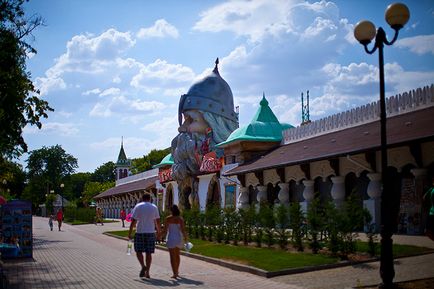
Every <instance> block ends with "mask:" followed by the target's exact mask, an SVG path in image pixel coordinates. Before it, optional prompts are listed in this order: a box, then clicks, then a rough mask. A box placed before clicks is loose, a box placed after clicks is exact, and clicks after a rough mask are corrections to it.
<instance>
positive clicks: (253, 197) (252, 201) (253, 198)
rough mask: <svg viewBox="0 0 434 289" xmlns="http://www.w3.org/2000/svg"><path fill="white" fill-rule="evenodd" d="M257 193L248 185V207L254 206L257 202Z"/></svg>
mask: <svg viewBox="0 0 434 289" xmlns="http://www.w3.org/2000/svg"><path fill="white" fill-rule="evenodd" d="M257 193H258V192H257V191H256V189H255V188H254V187H253V186H252V185H250V186H249V205H252V204H256V203H257V202H258V200H257Z"/></svg>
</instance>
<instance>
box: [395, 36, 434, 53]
mask: <svg viewBox="0 0 434 289" xmlns="http://www.w3.org/2000/svg"><path fill="white" fill-rule="evenodd" d="M395 46H397V47H401V48H408V49H409V50H410V51H411V52H413V53H416V54H418V55H423V54H426V53H431V54H434V35H433V34H431V35H419V36H414V37H407V38H403V39H400V40H398V41H397V42H396V43H395Z"/></svg>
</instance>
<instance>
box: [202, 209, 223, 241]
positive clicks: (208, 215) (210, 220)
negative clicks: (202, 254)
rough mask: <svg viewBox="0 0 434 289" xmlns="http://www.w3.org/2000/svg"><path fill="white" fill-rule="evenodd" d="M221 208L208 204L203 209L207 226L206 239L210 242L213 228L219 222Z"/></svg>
mask: <svg viewBox="0 0 434 289" xmlns="http://www.w3.org/2000/svg"><path fill="white" fill-rule="evenodd" d="M220 213H221V210H220V208H219V207H217V206H208V207H207V208H206V211H205V215H204V217H205V224H206V226H207V227H208V230H207V239H208V241H210V242H212V241H213V239H214V234H215V232H214V231H215V228H216V226H217V225H218V224H219V223H220Z"/></svg>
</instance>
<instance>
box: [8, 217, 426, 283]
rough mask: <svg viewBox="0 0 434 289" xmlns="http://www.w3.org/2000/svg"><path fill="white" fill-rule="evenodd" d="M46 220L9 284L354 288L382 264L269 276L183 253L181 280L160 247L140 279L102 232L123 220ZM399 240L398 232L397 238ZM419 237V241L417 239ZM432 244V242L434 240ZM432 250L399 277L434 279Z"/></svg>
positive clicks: (119, 246) (11, 267)
mask: <svg viewBox="0 0 434 289" xmlns="http://www.w3.org/2000/svg"><path fill="white" fill-rule="evenodd" d="M47 223H48V221H47V219H46V218H40V217H34V218H33V235H34V252H33V254H34V258H33V260H27V261H26V260H17V261H8V262H6V264H5V267H6V269H7V270H8V273H7V275H8V279H9V282H10V287H9V288H20V289H27V288H50V289H52V288H74V289H75V288H104V289H112V288H115V289H116V288H119V289H124V288H125V289H127V288H128V289H130V288H166V287H177V288H180V289H183V288H249V289H255V288H258V289H259V288H261V289H262V288H270V289H271V288H276V289H277V288H279V289H280V288H292V289H297V288H298V289H300V288H330V289H332V288H351V287H354V286H357V285H371V284H378V283H380V281H381V280H380V277H379V276H378V275H379V274H378V267H379V263H378V262H374V263H369V264H363V265H357V266H349V267H343V268H336V269H330V270H322V271H316V272H310V273H302V274H295V275H287V276H279V277H275V278H270V279H266V278H263V277H259V276H256V275H252V274H249V273H243V272H238V271H233V270H230V269H227V268H225V267H222V266H218V265H214V264H210V263H206V262H203V261H200V260H196V259H193V258H188V257H184V256H183V257H182V258H181V259H182V261H181V268H180V272H181V276H182V277H183V278H181V279H179V280H176V281H175V280H174V279H170V276H171V269H170V263H169V255H168V253H167V252H165V251H161V250H157V251H156V253H155V254H154V260H153V264H152V268H151V277H152V278H151V279H141V278H139V277H138V273H139V269H140V268H139V264H138V262H137V260H136V258H135V256H134V255H131V256H127V255H126V242H125V241H124V240H120V239H116V238H112V237H108V236H106V235H103V234H102V232H104V231H112V230H121V229H122V228H121V225H120V223H110V224H105V225H104V226H100V225H98V226H95V225H81V226H70V225H67V224H65V225H64V228H63V231H62V232H58V231H49V230H48V224H47ZM395 238H396V240H395V241H396V242H397V243H399V242H400V238H401V237H400V236H396V237H395ZM419 238H420V239H419ZM401 239H402V240H401V242H407V243H414V242H417V243H419V242H422V243H424V242H426V244H428V245H430V246H431V243H430V242H428V241H429V240H428V239H427V238H424V237H416V238H408V237H402V238H401ZM432 247H434V244H432ZM433 268H434V254H430V255H425V256H419V257H411V258H403V259H398V260H397V261H396V265H395V270H396V279H395V280H396V281H403V280H413V279H420V278H428V277H434V270H433Z"/></svg>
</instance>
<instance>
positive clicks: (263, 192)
mask: <svg viewBox="0 0 434 289" xmlns="http://www.w3.org/2000/svg"><path fill="white" fill-rule="evenodd" d="M256 188H257V189H258V195H257V196H256V199H257V200H258V203H259V204H260V203H262V202H266V201H267V187H266V186H256Z"/></svg>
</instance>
